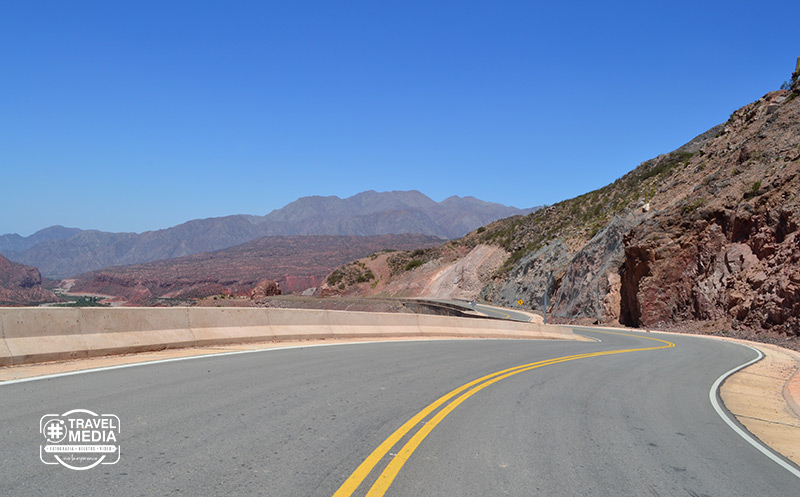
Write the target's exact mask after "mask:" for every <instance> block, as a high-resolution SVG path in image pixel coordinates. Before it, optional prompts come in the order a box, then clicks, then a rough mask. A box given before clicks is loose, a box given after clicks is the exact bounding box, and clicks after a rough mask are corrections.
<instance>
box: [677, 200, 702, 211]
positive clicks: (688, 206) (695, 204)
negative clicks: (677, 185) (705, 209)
mask: <svg viewBox="0 0 800 497" xmlns="http://www.w3.org/2000/svg"><path fill="white" fill-rule="evenodd" d="M704 205H706V199H704V198H698V199H695V200H694V201H693V202H689V203H688V204H686V205H684V206H683V207H681V212H683V213H684V214H689V213H691V212H694V211H696V210H697V209H698V208H700V207H702V206H704Z"/></svg>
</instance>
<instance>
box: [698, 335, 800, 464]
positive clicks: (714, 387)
mask: <svg viewBox="0 0 800 497" xmlns="http://www.w3.org/2000/svg"><path fill="white" fill-rule="evenodd" d="M703 338H705V337H703ZM737 345H741V346H742V347H747V348H748V349H750V350H753V351H755V352H756V354H758V357H756V358H755V359H753V360H752V361H750V362H748V363H746V364H742V365H741V366H737V367H735V368H733V369H731V370H730V371H728V372H727V373H725V374H723V375H722V376H720V377H719V378H717V381H715V382H714V384H713V385H711V390H710V391H709V392H708V398H709V400H711V405H712V406H713V407H714V410H715V411H717V414H718V415H719V417H720V418H722V420H723V421H725V422H726V423H727V424H728V426H730V427H731V429H732V430H733V431H735V432H736V433H737V434H738V435H739V436H740V437H742V438H743V439H745V441H747V442H748V443H749V444H750V445H752V446H753V447H755V448H756V449H758V450H759V451H760V452H761V453H762V454H764V455H765V456H767V457H769V458H770V459H772V460H773V461H774V462H775V463H777V464H778V465H779V466H781V467H782V468H784V469H785V470H786V471H788V472H790V473H791V474H793V475H794V476H796V477H798V478H800V471H798V470H797V468H795V467H794V466H792V465H791V464H789V463H787V462H786V461H784V460H783V459H781V458H780V457H779V456H777V455H776V454H775V453H774V452H772V450H770V449H769V448H768V447H767V446H766V445H764V444H763V443H762V442H761V441H760V440H758V439H757V438H754V437H753V436H752V435H750V433H748V432H746V431H744V430H742V429H741V428H739V425H737V424H736V423H735V422H734V421H733V420H732V419H731V418H730V416H728V413H727V412H725V410H724V409H722V407H721V406H720V405H719V401H718V400H717V392H718V391H719V387H720V385H722V382H723V381H725V380H726V379H727V378H728V377H729V376H731V375H732V374H734V373H736V372H737V371H739V370H741V369H744V368H746V367H747V366H750V365H751V364H755V363H757V362H758V361H760V360H761V359H762V358H763V357H764V354H763V353H762V352H761V351H760V350H758V349H757V348H755V347H751V346H749V345H744V344H741V343H739V344H737Z"/></svg>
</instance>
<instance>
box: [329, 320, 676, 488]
mask: <svg viewBox="0 0 800 497" xmlns="http://www.w3.org/2000/svg"><path fill="white" fill-rule="evenodd" d="M598 333H607V334H612V335H622V336H635V337H637V338H644V339H646V340H654V341H656V342H662V343H663V344H664V345H660V346H657V347H646V348H639V349H623V350H609V351H605V352H592V353H588V354H577V355H571V356H564V357H556V358H555V359H548V360H546V361H539V362H532V363H530V364H523V365H521V366H516V367H513V368H509V369H503V370H502V371H497V372H494V373H491V374H488V375H486V376H482V377H480V378H478V379H477V380H473V381H471V382H469V383H466V384H464V385H461V386H460V387H458V388H456V389H455V390H453V391H451V392H449V393H447V394H445V395H443V396H442V397H439V398H438V399H437V400H435V401H434V402H433V403H431V404H430V405H428V406H427V407H426V408H424V409H423V410H421V411H420V412H418V413H417V414H416V415H415V416H414V417H413V418H411V419H409V420H408V421H407V422H406V423H405V424H403V426H401V427H400V428H398V429H397V430H396V431H395V432H394V433H392V434H391V435H390V436H389V438H387V439H386V440H384V441H383V443H382V444H380V445H379V446H378V448H377V449H375V450H374V451H372V454H370V455H369V456H367V458H366V459H364V462H362V463H361V464H360V465H359V466H358V468H356V470H355V471H353V474H351V475H350V477H349V478H347V480H345V482H344V483H343V484H342V486H341V487H339V490H337V491H336V493H335V494H333V497H350V496H351V495H353V492H355V491H356V490H357V489H358V487H359V486H360V485H361V483H362V482H363V481H364V480H365V479H366V478H367V476H369V474H370V473H371V472H372V470H373V469H374V468H375V466H377V465H378V463H379V462H380V461H381V459H383V457H384V456H386V454H388V453H389V451H390V450H391V449H392V447H394V446H395V445H396V444H397V443H398V442H399V441H400V440H401V439H402V438H403V437H405V436H406V435H407V434H408V433H409V432H411V430H412V429H414V427H416V426H417V425H418V424H419V423H420V422H421V421H423V420H424V419H425V418H426V417H428V415H430V414H431V413H433V412H434V411H436V410H437V409H439V407H441V406H442V405H445V404H446V405H445V406H444V407H443V408H442V409H441V410H439V412H437V413H436V415H434V416H433V417H432V418H431V419H430V420H429V421H428V422H427V423H425V424H424V425H422V427H420V428H419V430H417V432H416V433H414V435H413V436H412V437H411V438H410V439H409V440H408V441H407V442H406V443H405V445H403V447H402V448H401V449H400V451H399V452H397V455H395V456H394V458H393V459H392V460H391V461H390V462H389V464H388V465H387V466H386V468H385V469H384V470H383V472H382V473H381V474H380V476H378V479H377V480H376V481H375V483H374V484H373V485H372V487H371V488H370V489H369V492H367V497H381V496H383V495H384V494H385V493H386V491H387V490H388V489H389V486H390V485H391V484H392V482H393V481H394V479H395V477H396V476H397V474H398V473H399V472H400V469H401V468H402V467H403V465H404V464H405V463H406V461H407V460H408V459H409V457H411V454H413V453H414V451H415V450H416V448H417V447H418V446H419V444H420V443H422V441H423V440H425V437H427V436H428V434H429V433H430V432H431V431H432V430H433V429H434V428H436V425H438V424H439V423H441V422H442V420H443V419H444V418H445V417H447V415H448V414H450V413H451V412H452V411H453V410H454V409H455V408H456V407H458V406H459V405H461V403H462V402H464V401H465V400H467V399H468V398H470V397H472V396H473V395H475V394H476V393H478V392H480V391H481V390H483V389H484V388H486V387H488V386H489V385H492V384H494V383H497V382H498V381H500V380H504V379H506V378H508V377H510V376H514V375H516V374H519V373H524V372H525V371H530V370H532V369H538V368H542V367H545V366H549V365H551V364H558V363H562V362H568V361H574V360H576V359H586V358H589V357H599V356H605V355H614V354H624V353H626V352H640V351H645V350H657V349H667V348H671V347H674V346H675V344H674V343H672V342H668V341H666V340H660V339H658V338H650V337H642V336H639V335H629V334H626V333H613V332H598ZM448 402H449V403H448Z"/></svg>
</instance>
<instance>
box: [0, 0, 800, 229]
mask: <svg viewBox="0 0 800 497" xmlns="http://www.w3.org/2000/svg"><path fill="white" fill-rule="evenodd" d="M798 19H800V2H797V1H796V0H795V1H780V2H768V3H756V2H737V1H730V0H728V1H724V2H703V1H700V2H697V1H692V2H683V1H672V2H647V1H645V2H642V1H633V2H595V1H591V2H570V1H563V2H546V3H545V2H535V1H526V2H503V1H486V2H470V1H453V2H439V1H433V0H430V1H422V2H416V1H408V0H404V1H388V0H387V1H375V0H372V1H364V2H349V1H341V2H329V1H325V2H303V1H291V2H269V1H261V2H245V1H242V2H204V1H199V0H195V1H187V2H174V1H137V2H114V1H108V0H103V1H92V2H82V1H68V2H67V1H60V0H59V1H53V2H43V1H37V0H30V1H3V2H2V3H0V168H2V173H1V174H0V181H1V183H0V233H13V232H16V233H20V234H22V235H29V234H31V233H32V232H34V231H36V230H38V229H40V228H43V227H46V226H50V225H54V224H62V225H66V226H73V227H79V228H87V229H88V228H94V229H101V230H106V231H137V232H140V231H145V230H149V229H159V228H164V227H168V226H172V225H175V224H179V223H181V222H184V221H187V220H189V219H194V218H203V217H211V216H223V215H229V214H239V213H244V214H266V213H268V212H270V211H271V210H272V209H276V208H279V207H282V206H283V205H285V204H286V203H288V202H291V201H292V200H295V199H296V198H298V197H301V196H306V195H338V196H341V197H344V196H349V195H353V194H355V193H358V192H360V191H363V190H369V189H373V190H378V191H386V190H407V189H417V190H420V191H422V192H423V193H425V194H427V195H428V196H430V197H432V198H433V199H435V200H442V199H444V198H446V197H448V196H450V195H461V196H465V195H473V196H475V197H478V198H481V199H484V200H489V201H493V202H500V203H504V204H508V205H515V206H517V207H529V206H533V205H538V204H552V203H555V202H558V201H560V200H563V199H566V198H570V197H574V196H576V195H579V194H582V193H585V192H587V191H589V190H592V189H595V188H599V187H601V186H603V185H605V184H607V183H610V182H612V181H613V180H615V179H616V178H618V177H620V176H622V175H623V174H624V173H626V172H627V171H629V170H630V169H632V168H634V167H635V166H636V165H638V164H639V163H640V162H642V161H644V160H647V159H649V158H652V157H654V156H656V155H658V154H660V153H664V152H668V151H670V150H673V149H674V148H676V147H678V146H680V145H682V144H683V143H685V142H686V141H688V140H690V139H691V138H692V137H694V136H695V135H697V134H699V133H701V132H703V131H705V130H707V129H708V128H710V127H711V126H714V125H715V124H718V123H720V122H723V121H725V120H727V118H728V116H729V115H730V113H731V111H733V110H734V109H736V108H738V107H741V106H743V105H745V104H747V103H749V102H751V101H753V100H756V99H758V98H759V97H761V96H762V95H763V94H765V93H767V92H768V91H772V90H776V89H778V88H779V86H780V85H781V83H782V82H783V81H784V80H786V79H788V78H789V75H790V74H791V72H792V70H793V69H794V64H795V60H796V58H797V56H798V55H800V38H798V32H800V30H799V29H798V24H797V23H798Z"/></svg>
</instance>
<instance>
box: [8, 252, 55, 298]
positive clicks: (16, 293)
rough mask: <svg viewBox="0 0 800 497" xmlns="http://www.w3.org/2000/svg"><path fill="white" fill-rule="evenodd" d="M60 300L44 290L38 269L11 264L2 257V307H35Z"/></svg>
mask: <svg viewBox="0 0 800 497" xmlns="http://www.w3.org/2000/svg"><path fill="white" fill-rule="evenodd" d="M59 300H60V299H59V298H58V297H56V296H55V295H54V294H53V292H51V291H49V290H46V289H44V288H42V275H41V274H39V270H38V269H36V268H35V267H33V266H25V265H23V264H17V263H16V262H11V261H9V260H8V259H6V258H5V257H3V256H2V255H0V305H34V304H39V303H42V302H57V301H59Z"/></svg>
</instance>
